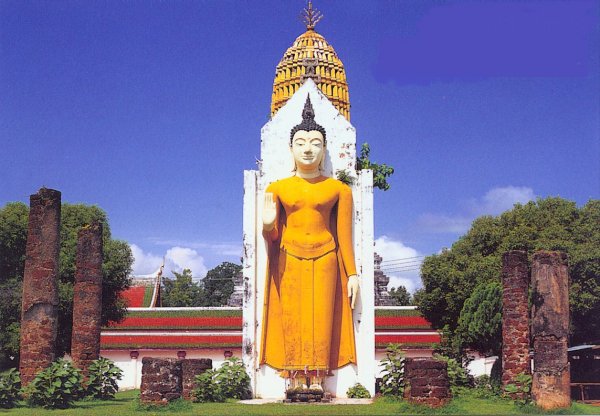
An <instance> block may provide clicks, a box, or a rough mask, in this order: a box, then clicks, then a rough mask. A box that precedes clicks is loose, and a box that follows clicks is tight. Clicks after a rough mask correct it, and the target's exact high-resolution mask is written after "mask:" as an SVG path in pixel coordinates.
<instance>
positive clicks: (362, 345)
mask: <svg viewBox="0 0 600 416" xmlns="http://www.w3.org/2000/svg"><path fill="white" fill-rule="evenodd" d="M309 93H310V99H311V101H312V105H313V108H314V111H315V121H316V122H317V123H318V124H320V125H321V126H323V127H324V128H325V130H326V131H327V147H326V155H325V163H324V169H323V175H325V176H330V177H334V178H335V177H336V172H338V171H339V170H344V171H346V173H347V174H348V175H350V177H351V178H353V180H354V183H353V184H352V185H351V188H352V195H353V200H354V210H353V211H354V229H353V240H354V254H355V259H356V266H357V270H358V272H359V274H360V285H361V287H360V294H359V297H358V300H357V302H356V307H355V309H354V311H353V321H354V335H355V339H356V353H357V358H358V365H347V366H345V367H343V368H341V369H338V370H334V371H333V373H332V374H333V375H331V376H328V377H326V378H325V381H324V386H323V387H324V389H325V391H327V392H330V393H331V394H332V395H333V396H336V397H345V396H346V391H347V390H348V388H349V387H352V386H353V385H354V384H355V383H361V384H362V385H363V386H365V387H366V388H367V389H368V390H369V392H370V393H371V394H372V395H373V394H374V393H375V324H374V323H375V308H374V296H373V292H374V286H373V267H374V258H373V246H374V237H373V174H372V171H370V170H365V171H360V172H357V171H356V170H355V163H356V132H355V129H354V127H353V126H352V125H351V124H350V123H349V122H348V120H346V118H345V117H344V116H343V115H341V114H340V113H339V112H338V110H337V109H336V108H335V107H334V106H333V105H332V104H331V102H330V101H329V100H328V99H327V97H326V96H324V95H323V94H322V93H321V91H320V90H319V89H318V88H317V86H316V85H315V83H314V82H313V81H312V80H311V79H308V80H306V82H305V83H304V84H303V85H302V87H300V88H299V89H298V90H297V91H296V92H295V93H294V95H293V96H292V97H291V98H290V99H289V100H288V101H287V103H286V104H285V105H284V106H283V107H282V108H281V109H280V110H279V111H278V112H277V114H275V116H274V117H273V118H272V119H271V121H269V122H268V123H267V124H266V125H265V126H264V127H263V128H262V131H261V160H260V161H259V170H257V171H245V172H244V216H243V223H244V258H243V285H244V292H243V317H244V324H243V345H242V357H243V361H244V365H245V366H246V369H247V371H248V374H249V375H250V379H251V386H252V391H253V394H254V396H255V397H262V398H280V399H283V398H285V390H286V385H285V380H284V379H283V378H281V377H280V376H279V372H278V371H277V370H275V369H273V368H271V367H268V366H265V365H263V366H261V365H259V356H260V349H261V345H260V341H261V340H260V338H261V337H260V334H261V331H262V322H261V321H262V313H263V307H264V293H265V277H266V273H267V252H266V243H265V241H264V239H263V236H262V207H263V202H264V192H265V189H266V188H267V186H268V185H269V184H270V183H271V182H274V181H276V180H279V179H283V178H286V177H289V176H292V175H293V167H294V163H293V158H292V156H291V153H290V149H289V141H290V130H291V129H292V128H293V127H294V126H295V125H297V124H298V123H300V121H302V110H303V108H304V103H305V101H306V98H307V95H308V94H309Z"/></svg>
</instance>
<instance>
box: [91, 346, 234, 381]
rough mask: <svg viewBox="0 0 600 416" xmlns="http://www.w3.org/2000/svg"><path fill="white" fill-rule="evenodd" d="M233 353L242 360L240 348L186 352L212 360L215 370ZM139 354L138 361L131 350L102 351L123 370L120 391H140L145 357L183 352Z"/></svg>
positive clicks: (157, 350) (166, 355)
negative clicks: (228, 352) (228, 353)
mask: <svg viewBox="0 0 600 416" xmlns="http://www.w3.org/2000/svg"><path fill="white" fill-rule="evenodd" d="M226 350H227V351H231V352H232V353H233V356H234V357H238V358H241V357H242V351H241V349H239V348H227V349H197V350H186V356H185V358H210V359H211V360H212V365H213V368H218V367H220V366H221V364H223V362H224V361H225V356H224V353H225V351H226ZM136 351H138V352H139V356H138V358H137V359H134V358H131V357H130V355H129V353H130V352H129V350H102V351H100V356H102V357H104V358H108V359H109V360H112V361H113V362H114V363H115V364H116V365H117V366H118V367H119V368H120V369H121V370H123V378H122V379H121V380H119V381H118V382H117V384H118V385H119V390H131V389H139V388H140V385H141V383H142V359H143V358H144V357H154V358H177V351H181V350H160V349H148V350H136Z"/></svg>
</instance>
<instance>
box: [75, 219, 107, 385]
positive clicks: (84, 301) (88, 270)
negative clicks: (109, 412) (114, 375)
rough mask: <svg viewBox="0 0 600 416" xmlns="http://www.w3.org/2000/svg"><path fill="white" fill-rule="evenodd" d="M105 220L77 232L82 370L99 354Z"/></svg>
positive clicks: (77, 314)
mask: <svg viewBox="0 0 600 416" xmlns="http://www.w3.org/2000/svg"><path fill="white" fill-rule="evenodd" d="M102 260H103V246H102V224H100V223H94V224H92V225H90V226H88V227H84V228H82V229H81V230H80V231H79V233H78V235H77V257H76V259H75V286H74V288H73V337H72V340H71V356H72V357H73V364H75V366H77V367H78V368H80V369H81V370H82V371H83V374H84V376H86V377H87V370H88V367H89V365H90V363H91V362H92V361H93V360H97V359H98V358H99V357H100V323H101V319H102Z"/></svg>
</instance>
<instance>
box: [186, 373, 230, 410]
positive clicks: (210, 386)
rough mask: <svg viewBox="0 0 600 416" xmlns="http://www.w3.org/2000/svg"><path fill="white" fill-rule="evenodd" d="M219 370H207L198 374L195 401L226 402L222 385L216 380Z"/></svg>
mask: <svg viewBox="0 0 600 416" xmlns="http://www.w3.org/2000/svg"><path fill="white" fill-rule="evenodd" d="M216 379H217V370H206V371H205V372H204V373H202V374H199V375H197V376H196V388H195V389H194V392H193V394H194V401H195V402H199V403H207V402H218V403H220V402H224V401H225V395H224V394H223V389H222V386H221V385H220V384H219V383H217V382H216Z"/></svg>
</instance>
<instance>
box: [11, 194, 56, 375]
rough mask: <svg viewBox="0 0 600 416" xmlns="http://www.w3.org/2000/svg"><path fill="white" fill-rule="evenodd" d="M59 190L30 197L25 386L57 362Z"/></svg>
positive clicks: (25, 285)
mask: <svg viewBox="0 0 600 416" xmlns="http://www.w3.org/2000/svg"><path fill="white" fill-rule="evenodd" d="M60 208H61V196H60V192H59V191H55V190H53V189H46V188H42V189H40V190H39V191H38V193H37V194H33V195H31V197H30V210H29V227H28V230H27V248H26V252H25V270H24V273H23V300H22V306H21V354H20V355H21V359H20V362H19V371H20V373H21V383H22V385H23V386H26V385H27V384H29V382H30V381H31V380H32V379H33V378H34V377H35V375H36V374H37V373H38V372H40V371H41V370H43V369H45V368H46V367H48V366H49V365H50V363H51V362H52V361H53V360H54V358H55V357H54V354H55V347H56V333H57V328H58V281H57V277H58V256H59V252H60Z"/></svg>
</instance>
